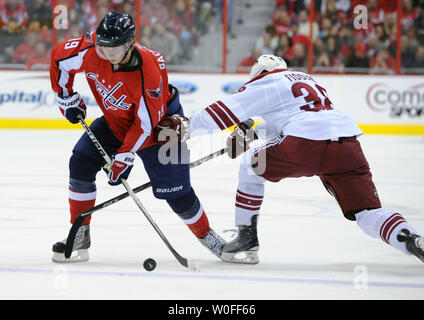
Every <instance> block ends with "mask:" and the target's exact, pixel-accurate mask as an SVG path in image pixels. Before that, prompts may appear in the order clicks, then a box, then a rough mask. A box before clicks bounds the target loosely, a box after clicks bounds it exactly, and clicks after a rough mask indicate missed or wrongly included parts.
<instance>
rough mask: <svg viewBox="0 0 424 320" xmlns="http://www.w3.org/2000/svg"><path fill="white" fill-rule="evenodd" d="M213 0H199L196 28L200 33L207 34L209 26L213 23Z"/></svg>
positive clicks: (197, 2)
mask: <svg viewBox="0 0 424 320" xmlns="http://www.w3.org/2000/svg"><path fill="white" fill-rule="evenodd" d="M212 2H213V0H197V1H196V2H195V5H196V28H197V29H198V30H199V32H200V34H202V35H203V34H206V33H207V32H208V31H209V26H210V25H211V24H213V19H212V16H213V10H212V9H213V5H212Z"/></svg>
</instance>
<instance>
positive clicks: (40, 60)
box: [25, 41, 50, 69]
mask: <svg viewBox="0 0 424 320" xmlns="http://www.w3.org/2000/svg"><path fill="white" fill-rule="evenodd" d="M49 63H50V57H49V52H48V50H47V46H46V44H45V43H44V42H41V41H40V42H37V44H36V45H35V52H34V53H33V54H32V55H30V56H29V57H28V58H27V60H26V62H25V64H26V67H27V69H33V68H34V67H35V66H36V65H45V66H46V67H47V68H48V65H49Z"/></svg>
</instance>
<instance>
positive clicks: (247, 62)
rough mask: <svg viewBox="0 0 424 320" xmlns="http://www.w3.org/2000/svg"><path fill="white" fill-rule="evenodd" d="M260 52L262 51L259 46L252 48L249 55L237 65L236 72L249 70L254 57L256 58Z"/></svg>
mask: <svg viewBox="0 0 424 320" xmlns="http://www.w3.org/2000/svg"><path fill="white" fill-rule="evenodd" d="M261 54H262V51H261V49H260V48H253V50H252V52H251V53H250V55H249V56H247V57H245V58H243V59H242V60H241V61H240V63H239V64H238V67H237V72H245V71H249V70H250V69H251V67H252V66H253V64H254V63H255V61H256V59H258V58H259V57H260V56H261Z"/></svg>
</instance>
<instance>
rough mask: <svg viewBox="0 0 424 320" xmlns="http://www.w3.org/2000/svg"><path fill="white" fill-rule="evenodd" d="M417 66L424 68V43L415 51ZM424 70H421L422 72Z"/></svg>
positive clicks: (415, 64) (415, 65)
mask: <svg viewBox="0 0 424 320" xmlns="http://www.w3.org/2000/svg"><path fill="white" fill-rule="evenodd" d="M414 67H415V68H421V69H424V45H421V46H419V47H418V48H417V52H416V53H415V62H414ZM422 72H423V70H421V73H422Z"/></svg>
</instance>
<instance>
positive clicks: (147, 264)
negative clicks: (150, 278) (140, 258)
mask: <svg viewBox="0 0 424 320" xmlns="http://www.w3.org/2000/svg"><path fill="white" fill-rule="evenodd" d="M143 267H144V269H146V270H147V271H152V270H154V269H155V268H156V261H155V260H153V259H152V258H148V259H146V260H144V263H143Z"/></svg>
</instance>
